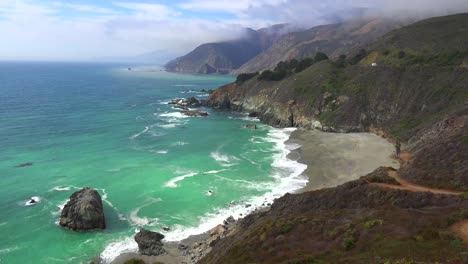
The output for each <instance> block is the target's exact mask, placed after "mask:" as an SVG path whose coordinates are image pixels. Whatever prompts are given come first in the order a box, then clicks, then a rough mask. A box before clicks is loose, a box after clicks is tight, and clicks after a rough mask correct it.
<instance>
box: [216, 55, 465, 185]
mask: <svg viewBox="0 0 468 264" xmlns="http://www.w3.org/2000/svg"><path fill="white" fill-rule="evenodd" d="M466 91H468V68H464V67H390V66H377V67H370V66H365V65H355V66H348V67H346V68H339V67H336V66H335V65H334V64H333V63H332V62H329V61H326V62H321V63H317V64H315V65H313V66H311V67H310V68H308V69H307V70H305V71H304V72H301V73H299V74H295V75H292V76H290V77H289V78H286V79H284V80H282V81H278V82H267V81H259V80H257V78H256V77H254V78H252V79H251V80H248V81H246V82H244V83H242V84H236V83H232V84H228V85H226V86H223V87H221V88H219V89H218V90H216V91H215V92H214V93H213V94H212V95H211V96H210V97H209V99H208V101H207V104H208V105H209V106H212V107H215V108H218V109H227V110H234V111H243V112H248V113H251V115H252V116H258V118H259V119H260V120H261V121H263V122H265V123H267V124H269V125H272V126H277V127H303V128H316V129H321V130H324V131H333V132H374V133H377V134H380V135H382V136H384V137H389V138H390V139H392V140H400V141H401V142H403V143H407V144H404V146H405V147H404V149H405V150H407V151H409V152H411V153H413V156H412V158H411V161H410V163H408V165H406V166H404V168H403V169H402V174H403V175H404V176H405V177H407V178H408V179H411V180H415V181H416V182H418V183H421V184H429V185H430V186H438V187H446V188H453V189H457V190H468V177H466V175H467V168H468V164H467V160H468V157H467V154H466V151H463V150H466V129H465V123H466V119H467V104H466V102H467V101H468V98H467V93H466Z"/></svg>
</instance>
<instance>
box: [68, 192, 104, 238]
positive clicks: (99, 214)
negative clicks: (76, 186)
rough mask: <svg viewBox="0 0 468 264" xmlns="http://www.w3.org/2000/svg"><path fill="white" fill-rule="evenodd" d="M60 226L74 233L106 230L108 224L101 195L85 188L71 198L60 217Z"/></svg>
mask: <svg viewBox="0 0 468 264" xmlns="http://www.w3.org/2000/svg"><path fill="white" fill-rule="evenodd" d="M59 224H60V225H61V226H63V227H65V228H68V229H71V230H74V231H89V230H95V229H105V228H106V222H105V217H104V210H103V207H102V200H101V196H100V195H99V193H98V192H97V191H96V190H94V189H91V188H83V189H81V190H79V191H77V192H75V193H73V194H72V195H71V196H70V200H69V201H68V202H67V204H65V206H64V207H63V210H62V214H61V216H60V222H59Z"/></svg>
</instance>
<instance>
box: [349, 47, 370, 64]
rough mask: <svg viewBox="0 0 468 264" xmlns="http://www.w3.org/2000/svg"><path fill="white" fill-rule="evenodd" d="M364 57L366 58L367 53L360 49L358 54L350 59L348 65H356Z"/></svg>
mask: <svg viewBox="0 0 468 264" xmlns="http://www.w3.org/2000/svg"><path fill="white" fill-rule="evenodd" d="M366 56H367V51H366V50H365V49H361V50H359V52H358V53H357V54H356V55H355V56H354V57H353V58H351V60H350V61H349V63H350V64H357V63H358V62H359V61H361V60H362V59H364V58H365V57H366Z"/></svg>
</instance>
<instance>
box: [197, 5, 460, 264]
mask: <svg viewBox="0 0 468 264" xmlns="http://www.w3.org/2000/svg"><path fill="white" fill-rule="evenodd" d="M467 19H468V14H461V15H455V16H447V17H441V18H433V19H428V20H425V21H422V22H419V23H416V24H414V25H411V26H408V27H405V28H402V29H401V31H399V30H397V31H394V32H391V33H389V34H387V35H385V36H383V37H382V38H381V39H379V40H377V41H376V42H375V43H372V44H370V45H369V46H366V47H365V48H366V49H367V50H366V49H362V51H359V52H357V53H354V54H350V55H349V58H348V60H347V61H346V62H343V60H342V61H331V60H324V61H320V62H316V63H315V64H313V65H312V66H310V67H309V68H307V69H305V70H303V71H300V72H298V73H294V72H295V71H294V70H292V71H289V72H286V74H285V75H286V76H285V77H283V78H279V79H280V80H274V81H272V80H265V78H264V76H263V74H252V75H248V76H243V78H238V80H237V82H236V83H231V84H228V85H225V86H223V87H220V88H219V89H218V90H216V91H215V92H214V93H213V94H212V95H211V96H210V98H209V100H208V101H207V105H209V106H211V107H214V108H217V109H223V110H234V111H243V112H247V113H249V114H250V115H251V116H257V117H258V118H259V119H260V120H262V121H263V122H265V123H267V124H270V125H273V126H277V127H290V126H294V127H303V128H316V129H320V130H324V131H333V132H373V133H376V134H378V135H381V136H383V137H386V138H388V139H389V140H390V141H393V142H395V141H396V142H397V143H398V144H400V142H401V143H402V145H403V152H402V153H401V154H400V155H399V156H398V158H399V161H400V163H401V168H400V169H398V170H397V169H393V168H379V169H377V170H375V171H374V172H372V173H370V174H369V175H366V176H364V177H361V179H359V180H356V181H352V182H348V183H345V184H343V185H340V186H338V187H335V188H329V189H321V190H316V191H311V192H305V193H300V194H286V195H285V196H283V197H281V198H280V199H277V200H275V202H274V203H273V205H272V207H271V209H270V210H269V211H267V212H261V213H257V214H252V215H249V216H247V217H246V218H244V219H242V220H240V222H239V224H238V225H239V227H238V228H237V230H236V233H234V234H232V235H230V236H228V237H226V238H224V239H221V240H220V241H219V242H218V243H217V244H216V245H214V247H213V249H212V251H211V252H210V253H209V254H208V255H207V256H205V257H204V258H203V259H202V260H201V261H200V262H199V263H415V262H417V263H435V262H438V263H467V262H468V254H466V245H468V241H467V240H466V236H467V234H466V230H465V229H464V227H466V226H467V224H468V223H467V219H468V215H467V212H468V211H467V210H468V204H467V201H466V197H467V196H466V192H467V191H468V177H467V175H468V156H467V151H466V150H467V139H466V135H467V132H466V129H465V125H466V122H467V118H468V105H467V102H468V94H467V91H468V70H467V68H466V61H467V58H468V53H466V50H463V49H462V50H460V47H465V48H466V47H468V39H467V38H466V36H468V31H467V28H466V23H461V22H463V21H466V20H467ZM441 25H451V26H450V27H451V29H450V30H448V31H447V30H446V29H447V27H445V26H442V27H441ZM456 25H458V26H456ZM421 27H423V28H424V29H423V31H424V32H425V34H424V38H421V37H419V38H414V37H412V36H418V34H416V32H420V31H421V30H422V29H421ZM441 30H443V31H444V32H443V33H444V38H446V40H444V41H443V43H444V44H446V45H444V48H443V50H441V49H438V48H437V47H438V46H437V45H435V44H434V43H437V42H440V40H433V41H431V36H432V37H433V38H440V34H441ZM431 31H432V32H431ZM411 32H414V34H412V33H411ZM395 36H397V37H395ZM405 38H412V39H411V41H408V39H406V40H405ZM389 40H398V41H397V42H395V43H398V45H397V44H395V43H393V44H392V42H390V41H389ZM417 42H419V44H417ZM405 43H411V44H408V45H407V46H405V45H406V44H405ZM414 43H416V44H414ZM425 43H426V44H427V43H432V44H434V45H431V47H432V49H427V48H424V47H426V46H425V45H424V44H425ZM440 43H441V42H440ZM277 68H279V67H277ZM275 71H276V70H275ZM279 76H282V75H279ZM463 230H465V231H463ZM463 239H464V240H463Z"/></svg>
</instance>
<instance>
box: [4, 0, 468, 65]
mask: <svg viewBox="0 0 468 264" xmlns="http://www.w3.org/2000/svg"><path fill="white" fill-rule="evenodd" d="M141 1H142V2H134V1H131V0H114V2H108V1H93V2H92V3H93V4H82V3H80V4H77V3H76V2H71V1H55V2H52V1H50V2H49V1H39V0H0V34H1V37H2V41H1V42H0V59H1V58H3V59H55V60H84V59H88V58H93V57H108V56H116V57H124V56H131V55H137V54H141V53H146V52H150V51H158V52H160V53H161V54H164V55H165V57H167V55H168V54H170V55H174V56H175V55H182V54H183V53H186V52H188V51H190V50H192V49H193V48H195V47H196V46H197V45H200V44H202V43H206V42H216V41H222V40H230V39H235V38H239V37H242V36H243V34H244V32H245V31H244V29H243V27H253V28H259V27H264V26H268V25H272V24H276V23H284V22H289V23H293V24H299V25H302V26H309V27H312V26H316V25H320V24H328V23H334V22H337V21H340V20H345V19H349V18H352V17H361V16H377V17H378V16H388V17H395V16H397V15H405V16H414V17H418V18H424V17H429V16H436V15H446V14H452V13H460V12H468V1H466V0H445V1H440V0H411V1H408V0H353V1H351V0H330V1H323V0H236V1H233V0H197V1H195V0H179V1H164V2H165V3H168V4H157V3H149V2H148V1H146V0H145V1H144V2H143V0H141ZM87 3H88V1H87Z"/></svg>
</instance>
